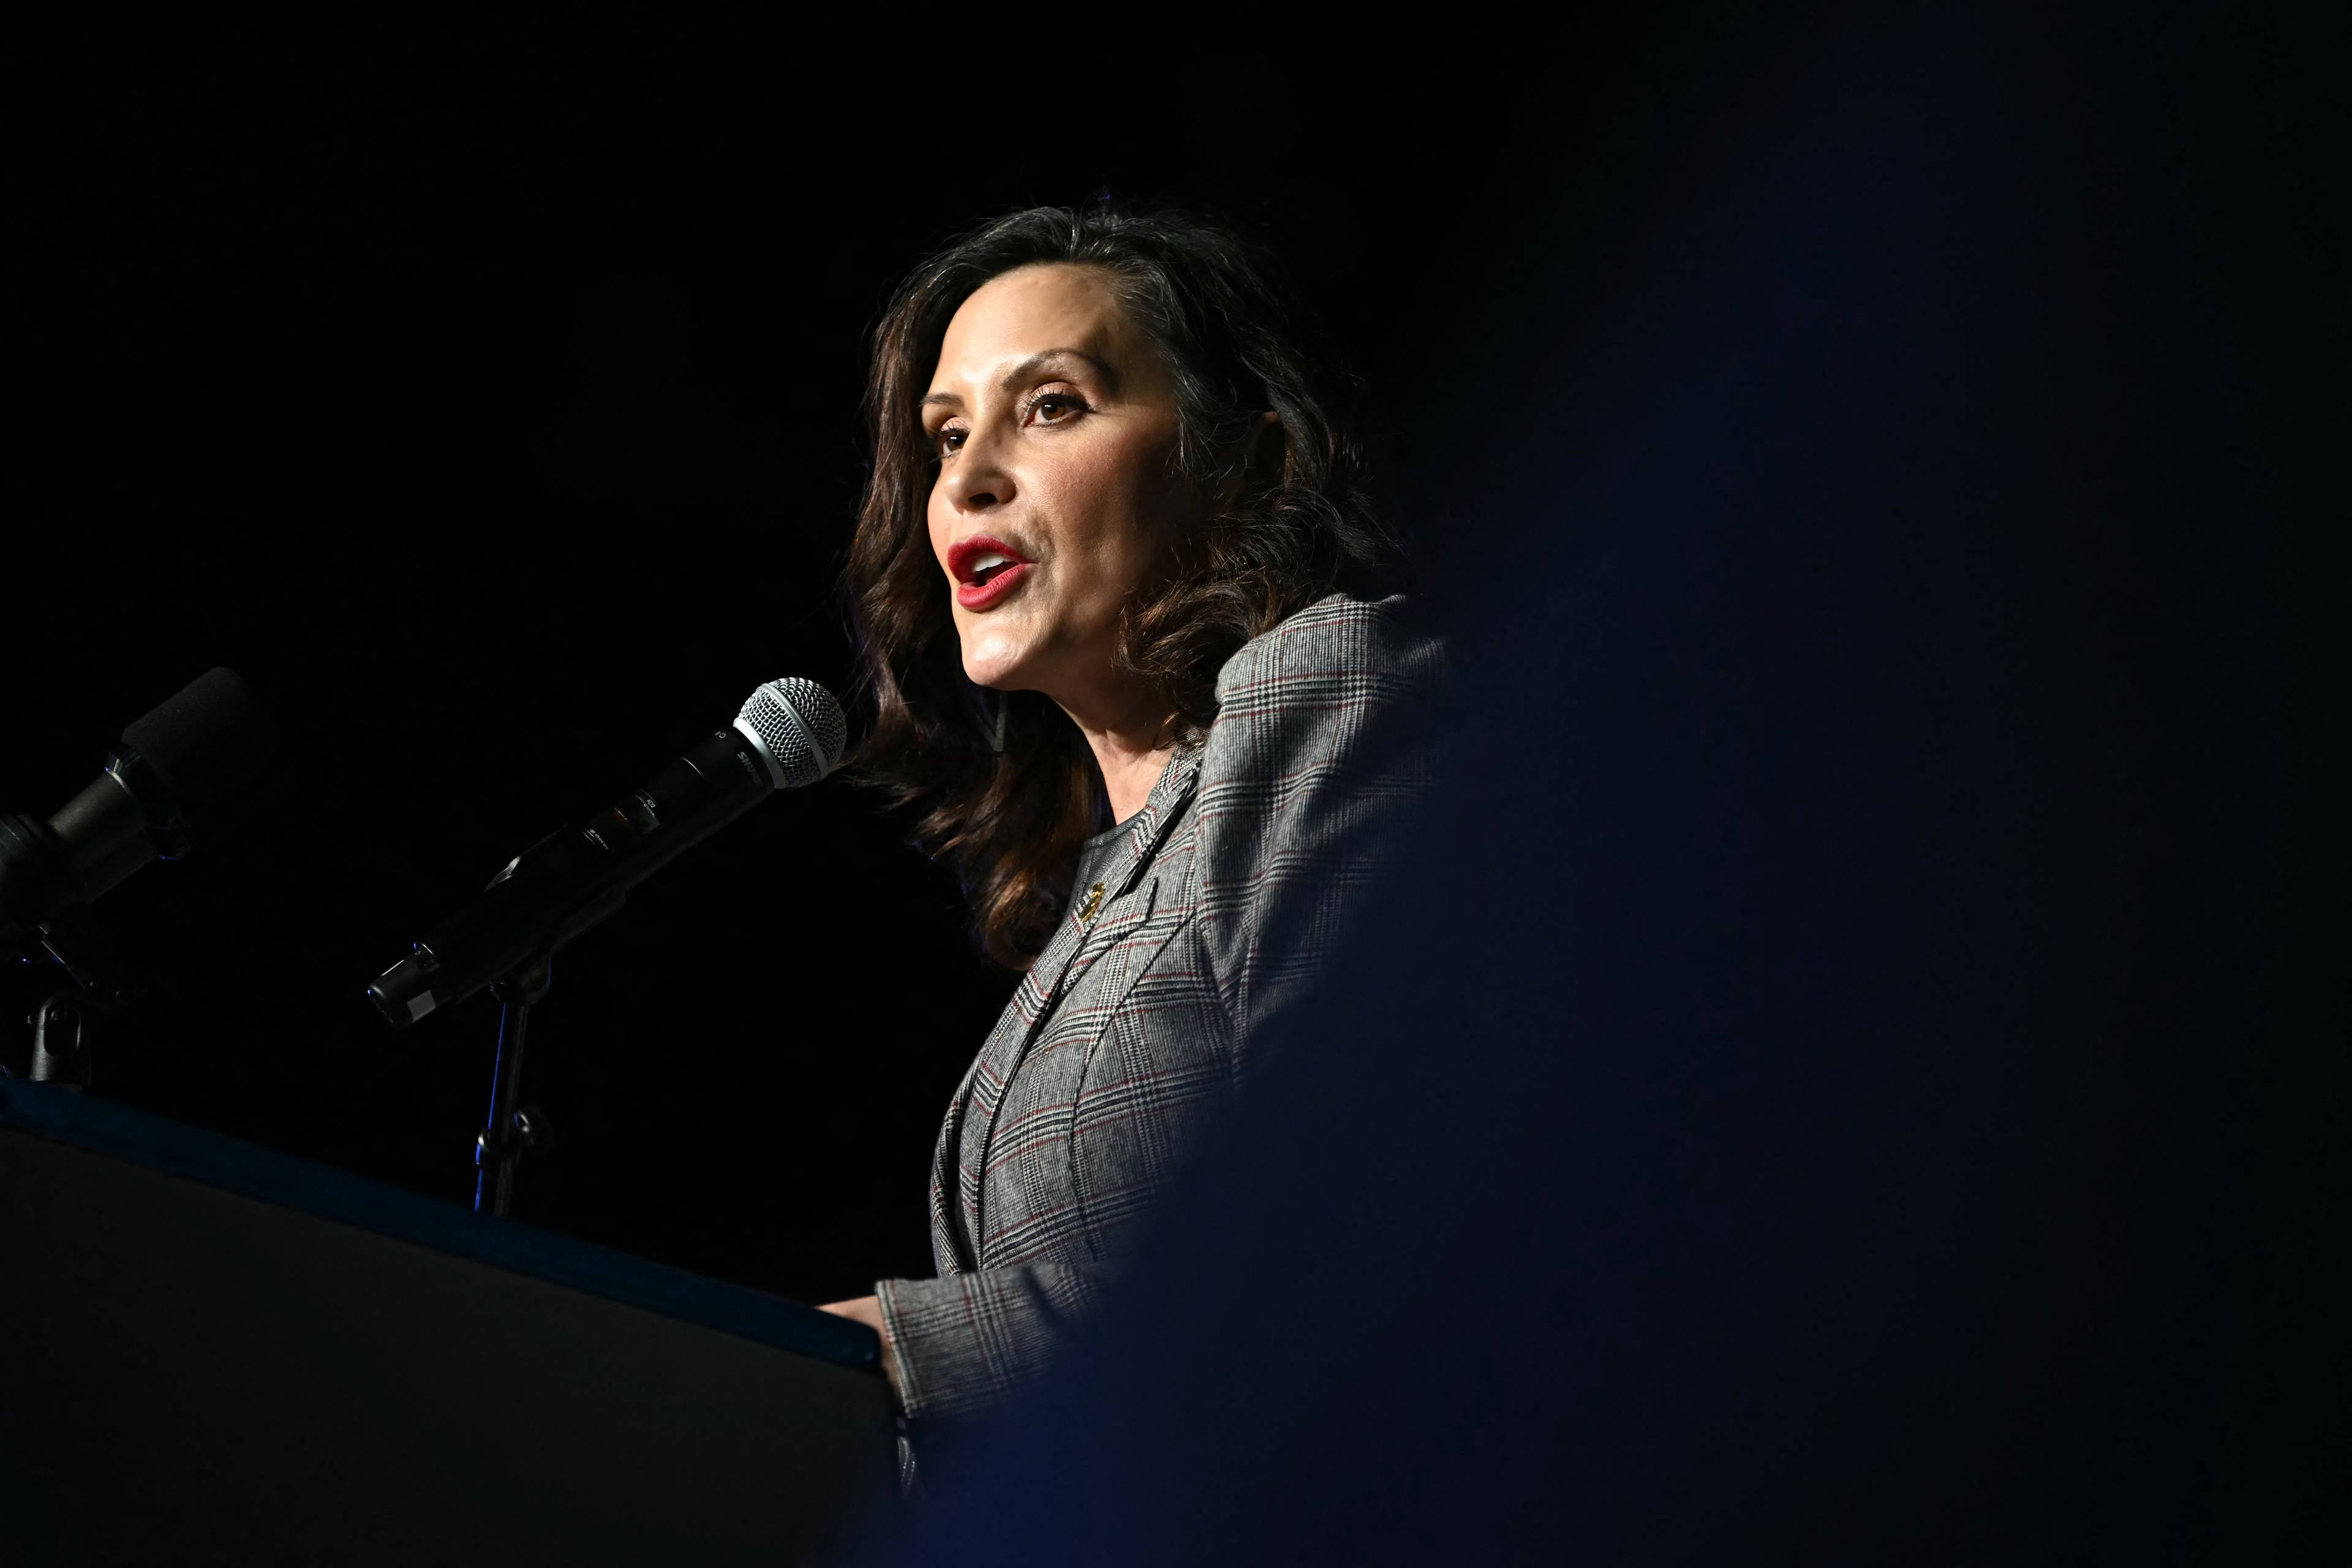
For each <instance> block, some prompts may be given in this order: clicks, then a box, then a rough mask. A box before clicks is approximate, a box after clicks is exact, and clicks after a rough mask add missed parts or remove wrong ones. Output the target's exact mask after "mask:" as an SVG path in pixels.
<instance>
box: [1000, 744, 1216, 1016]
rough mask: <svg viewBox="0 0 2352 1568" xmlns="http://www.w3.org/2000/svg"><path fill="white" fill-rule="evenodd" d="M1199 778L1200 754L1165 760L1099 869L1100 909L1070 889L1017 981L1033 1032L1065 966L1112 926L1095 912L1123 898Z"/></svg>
mask: <svg viewBox="0 0 2352 1568" xmlns="http://www.w3.org/2000/svg"><path fill="white" fill-rule="evenodd" d="M1200 776H1201V752H1200V748H1199V747H1197V746H1195V747H1188V748H1184V749H1181V750H1179V751H1178V752H1177V753H1176V754H1175V755H1174V756H1172V757H1171V758H1169V759H1168V766H1167V767H1166V768H1165V769H1163V770H1162V771H1161V773H1160V782H1159V783H1158V784H1153V785H1152V786H1151V794H1150V795H1149V796H1147V797H1146V798H1145V800H1144V803H1143V809H1142V810H1140V811H1139V812H1137V813H1136V814H1135V815H1134V816H1132V817H1129V819H1128V821H1127V824H1126V833H1125V837H1123V839H1122V840H1121V841H1120V843H1119V844H1118V847H1117V852H1116V853H1115V854H1113V855H1112V856H1111V858H1109V859H1108V861H1107V862H1105V863H1104V866H1103V868H1102V870H1101V872H1100V874H1099V878H1098V879H1099V880H1100V881H1101V883H1102V889H1103V896H1102V900H1101V903H1100V904H1097V906H1096V908H1095V909H1094V910H1091V911H1089V910H1088V909H1087V903H1088V901H1089V900H1088V894H1089V892H1090V891H1091V885H1089V887H1087V888H1077V889H1072V896H1071V899H1070V907H1069V908H1068V909H1067V910H1065V911H1063V914H1062V921H1061V924H1060V926H1059V927H1057V928H1056V929H1055V932H1054V937H1053V940H1052V941H1051V942H1047V943H1046V944H1045V951H1044V952H1040V953H1039V954H1038V955H1037V958H1036V961H1035V962H1034V963H1031V964H1030V965H1029V973H1027V974H1025V975H1024V976H1023V977H1022V982H1021V985H1020V988H1019V990H1018V992H1017V993H1016V996H1017V998H1018V1000H1019V1002H1020V1011H1021V1013H1022V1015H1023V1022H1024V1024H1026V1025H1028V1026H1029V1027H1030V1028H1032V1029H1034V1027H1035V1026H1036V1025H1037V1024H1038V1022H1039V1021H1040V1020H1041V1019H1043V1018H1044V1017H1045V1014H1046V1013H1047V1012H1048V1011H1050V1010H1051V1008H1052V1005H1053V1001H1054V995H1055V988H1056V987H1057V986H1059V985H1060V984H1061V983H1062V980H1063V978H1064V977H1065V975H1066V973H1068V971H1069V968H1070V963H1071V961H1072V960H1073V959H1075V958H1076V957H1077V955H1078V953H1079V952H1081V951H1082V950H1083V949H1085V948H1086V947H1087V945H1088V941H1087V939H1088V938H1089V937H1092V936H1094V935H1096V934H1097V931H1099V930H1103V929H1108V926H1109V925H1111V924H1113V923H1115V922H1111V921H1104V920H1102V919H1101V918H1100V917H1101V909H1102V906H1103V905H1108V904H1109V903H1111V902H1113V901H1114V900H1118V899H1119V898H1121V897H1123V896H1125V895H1126V894H1127V893H1128V892H1129V890H1130V889H1133V888H1134V886H1135V883H1136V880H1137V879H1138V878H1139V877H1140V876H1141V875H1142V873H1143V870H1144V868H1146V867H1148V866H1150V864H1151V861H1152V857H1153V856H1155V855H1156V854H1158V853H1159V850H1160V843H1161V842H1162V841H1163V840H1164V839H1165V838H1166V837H1168V834H1169V831H1170V830H1171V828H1173V827H1174V826H1175V825H1176V823H1177V822H1178V821H1179V820H1180V819H1181V817H1182V816H1183V815H1184V803H1185V802H1186V801H1187V800H1189V799H1190V798H1191V797H1192V786H1193V784H1196V783H1197V782H1199V780H1200Z"/></svg>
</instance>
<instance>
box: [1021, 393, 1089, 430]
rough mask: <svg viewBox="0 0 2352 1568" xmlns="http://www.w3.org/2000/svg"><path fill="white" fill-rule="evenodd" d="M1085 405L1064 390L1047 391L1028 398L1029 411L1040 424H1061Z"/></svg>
mask: <svg viewBox="0 0 2352 1568" xmlns="http://www.w3.org/2000/svg"><path fill="white" fill-rule="evenodd" d="M1085 407H1086V405H1085V404H1084V403H1082V402H1081V401H1079V400H1078V399H1077V398H1076V397H1074V396H1072V395H1070V394H1068V393H1066V392H1048V393H1044V394H1041V395H1038V396H1036V397H1034V398H1032V399H1030V401H1029V413H1030V415H1031V416H1033V417H1034V418H1035V419H1036V421H1037V422H1038V423H1039V424H1041V425H1061V424H1065V423H1066V422H1067V421H1068V419H1069V417H1070V416H1071V415H1073V414H1076V413H1077V412H1079V411H1080V410H1082V409H1083V408H1085Z"/></svg>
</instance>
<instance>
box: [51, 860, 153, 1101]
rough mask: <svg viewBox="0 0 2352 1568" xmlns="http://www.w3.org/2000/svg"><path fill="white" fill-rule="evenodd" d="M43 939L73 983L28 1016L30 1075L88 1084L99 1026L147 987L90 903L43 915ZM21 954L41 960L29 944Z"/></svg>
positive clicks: (60, 1083) (66, 1084) (65, 1084)
mask: <svg viewBox="0 0 2352 1568" xmlns="http://www.w3.org/2000/svg"><path fill="white" fill-rule="evenodd" d="M40 945H41V947H42V949H43V950H44V951H45V952H47V959H48V961H49V962H51V963H56V964H58V966H59V967H60V968H62V969H63V970H64V971H65V972H66V975H67V977H68V980H69V981H70V982H71V984H68V985H65V986H63V987H61V988H60V989H58V990H57V991H55V992H53V993H51V994H49V995H48V997H47V998H46V999H45V1000H44V1001H43V1002H42V1003H41V1005H39V1006H38V1007H37V1008H35V1009H34V1010H33V1013H32V1016H31V1017H30V1018H29V1019H28V1020H27V1022H29V1023H30V1024H31V1025H32V1026H33V1056H32V1061H31V1064H30V1066H29V1068H28V1069H27V1071H26V1077H27V1078H30V1079H33V1080H34V1081H35V1082H37V1083H49V1084H54V1085H56V1086H57V1087H58V1088H60V1089H78V1090H79V1089H88V1088H89V1085H90V1073H91V1067H90V1045H91V1036H92V1034H93V1032H94V1028H95V1026H96V1025H98V1024H100V1023H102V1022H104V1021H105V1020H107V1019H109V1018H111V1017H113V1016H116V1015H117V1014H119V1013H121V1011H122V1010H123V1009H124V1008H126V1007H128V1006H130V1005H131V1003H133V1002H135V1001H137V1000H138V999H139V997H140V995H141V994H142V993H143V992H144V991H145V990H146V989H147V987H146V985H145V984H144V983H143V982H142V981H140V980H138V979H137V978H136V977H135V976H133V975H132V973H131V969H130V966H129V965H128V964H127V963H124V962H123V959H122V957H121V954H120V953H119V952H116V951H115V947H114V943H113V942H111V941H110V940H109V939H108V937H107V935H106V933H105V932H104V931H101V930H100V929H99V926H98V922H97V921H94V920H93V919H91V917H90V913H89V909H88V907H87V906H84V905H80V904H77V905H74V906H72V907H71V908H68V909H64V910H58V912H57V913H56V914H54V915H52V916H50V918H49V919H48V920H47V921H43V922H42V924H41V927H40ZM22 956H23V958H24V961H25V962H26V963H40V962H42V960H41V959H40V958H39V957H37V955H35V954H34V953H33V952H30V951H29V950H28V951H27V952H25V953H24V954H23V955H22Z"/></svg>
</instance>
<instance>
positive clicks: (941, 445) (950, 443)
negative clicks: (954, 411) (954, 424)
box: [931, 428, 963, 458]
mask: <svg viewBox="0 0 2352 1568" xmlns="http://www.w3.org/2000/svg"><path fill="white" fill-rule="evenodd" d="M962 445H963V432H962V431H961V430H957V429H952V428H950V429H945V430H935V431H933V432H932V433H931V450H932V451H933V452H935V453H937V454H938V455H939V456H940V457H942V458H944V457H946V456H947V455H948V454H949V453H950V452H952V451H954V450H955V449H956V448H957V447H961V446H962Z"/></svg>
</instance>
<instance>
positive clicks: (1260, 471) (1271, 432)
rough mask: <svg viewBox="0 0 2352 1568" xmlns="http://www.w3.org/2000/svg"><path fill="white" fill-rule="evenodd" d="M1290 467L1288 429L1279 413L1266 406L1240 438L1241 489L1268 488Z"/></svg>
mask: <svg viewBox="0 0 2352 1568" xmlns="http://www.w3.org/2000/svg"><path fill="white" fill-rule="evenodd" d="M1289 471H1290V432H1289V431H1288V430H1287V429H1286V428H1285V427H1284V426H1283V423H1282V416H1281V415H1279V414H1276V412H1275V411H1274V410H1273V409H1271V408H1268V409H1265V411H1263V412H1262V413H1260V414H1259V415H1258V416H1257V418H1256V419H1255V421H1253V422H1252V423H1251V425H1250V428H1249V434H1248V435H1247V436H1245V437H1243V438H1242V489H1243V490H1244V493H1247V492H1251V491H1255V490H1263V489H1273V488H1274V487H1275V486H1276V485H1278V484H1280V483H1281V482H1282V480H1283V477H1284V476H1285V475H1286V474H1287V473H1288V472H1289Z"/></svg>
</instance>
